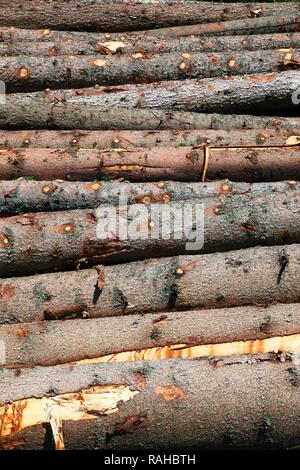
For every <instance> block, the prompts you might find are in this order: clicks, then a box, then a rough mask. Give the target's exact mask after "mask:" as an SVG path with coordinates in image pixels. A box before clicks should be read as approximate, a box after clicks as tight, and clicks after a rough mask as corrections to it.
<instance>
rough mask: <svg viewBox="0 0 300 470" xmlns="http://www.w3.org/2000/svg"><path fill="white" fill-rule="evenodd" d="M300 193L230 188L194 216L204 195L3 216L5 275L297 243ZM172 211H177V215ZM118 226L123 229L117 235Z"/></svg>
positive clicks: (0, 251)
mask: <svg viewBox="0 0 300 470" xmlns="http://www.w3.org/2000/svg"><path fill="white" fill-rule="evenodd" d="M299 200H300V199H299V191H297V190H296V189H295V190H293V189H290V190H287V191H286V192H285V193H276V194H273V193H271V194H263V195H260V194H257V193H255V194H251V193H249V194H241V195H230V193H229V194H228V195H220V196H219V197H214V198H205V199H203V200H202V201H201V202H202V203H203V210H204V216H202V214H201V213H199V211H200V206H199V205H198V210H197V215H195V214H196V207H197V201H195V200H194V201H190V202H189V201H183V202H173V203H169V205H168V206H166V205H164V204H162V205H161V206H157V204H155V205H152V206H150V207H149V206H147V204H146V205H145V204H144V205H141V204H137V205H131V206H129V207H127V206H120V207H118V208H117V209H116V208H115V207H114V206H108V208H107V207H105V206H103V207H102V208H100V209H99V210H98V211H96V210H74V211H61V212H49V213H47V212H40V213H35V214H33V213H29V214H25V215H19V216H13V217H7V218H5V217H2V218H0V261H1V263H0V275H1V276H2V277H4V276H8V275H16V274H18V275H19V274H22V273H24V274H30V273H36V272H44V271H49V270H53V269H58V270H59V269H61V270H65V269H70V268H71V269H72V268H74V267H75V266H76V265H78V263H80V260H81V259H83V258H84V259H85V262H86V264H87V265H95V264H97V263H105V264H107V263H108V264H109V263H116V262H120V261H130V260H137V259H145V258H150V257H153V256H172V255H178V254H183V253H189V252H190V253H199V252H201V253H205V252H206V253H207V252H213V251H227V250H232V249H240V248H246V247H250V246H254V245H256V244H258V243H262V242H263V243H264V244H266V245H274V244H280V243H282V242H285V243H297V242H298V241H299V232H300V218H299V206H300V204H299ZM198 204H199V203H198ZM201 207H202V205H201ZM155 208H156V209H155ZM163 210H164V211H165V212H164V213H165V214H166V212H167V213H168V214H169V213H170V211H177V220H178V217H179V216H178V214H180V216H181V219H182V214H183V211H185V220H184V224H183V223H181V224H180V225H177V224H176V222H175V227H176V228H175V230H174V228H173V227H172V222H170V221H169V222H168V217H169V216H168V217H167V216H166V215H165V217H166V218H165V220H164V223H161V221H160V212H161V211H163ZM188 210H189V211H192V210H193V211H194V214H192V213H191V212H187V211H188ZM186 214H188V216H187V215H186ZM173 218H175V216H174V215H173V216H172V215H170V220H173ZM175 220H176V219H175ZM177 223H178V222H177ZM203 223H204V231H205V236H204V243H203V239H202V236H203V227H202V224H203ZM118 230H120V233H121V234H122V235H119V236H118V235H117V234H116V232H117V231H118ZM159 232H160V233H159ZM150 234H151V237H150ZM147 237H148V238H147Z"/></svg>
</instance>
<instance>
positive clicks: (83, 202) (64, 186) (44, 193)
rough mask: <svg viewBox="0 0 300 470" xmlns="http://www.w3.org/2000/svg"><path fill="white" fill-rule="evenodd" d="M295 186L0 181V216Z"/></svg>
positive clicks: (290, 183) (276, 189)
mask: <svg viewBox="0 0 300 470" xmlns="http://www.w3.org/2000/svg"><path fill="white" fill-rule="evenodd" d="M291 186H293V187H294V188H295V189H297V190H299V189H300V183H296V181H289V182H284V181H280V182H277V183H253V184H251V183H233V182H229V181H228V180H224V181H217V182H211V183H200V184H199V183H181V182H173V181H160V182H159V183H129V182H121V183H120V182H114V183H111V182H101V183H100V182H89V183H81V182H78V181H76V182H68V181H62V180H58V181H27V180H23V179H20V180H14V181H0V208H1V210H0V215H1V216H3V215H14V214H20V213H24V212H47V211H50V212H51V211H59V210H60V211H62V210H70V209H96V208H97V207H99V205H100V204H112V205H115V206H117V205H118V204H119V203H120V197H126V198H127V203H128V204H135V203H143V202H144V203H146V202H151V203H163V202H164V201H168V200H170V201H173V202H174V201H184V200H191V199H202V198H207V197H212V196H218V195H220V194H222V193H223V194H226V193H229V192H230V193H231V194H244V193H249V192H251V193H259V194H264V193H270V192H272V193H275V192H284V191H286V189H287V188H290V187H291Z"/></svg>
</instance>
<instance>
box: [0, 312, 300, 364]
mask: <svg viewBox="0 0 300 470" xmlns="http://www.w3.org/2000/svg"><path fill="white" fill-rule="evenodd" d="M79 331H80V342H78V332H79ZM299 332H300V308H299V304H288V305H287V304H277V305H271V306H269V307H252V306H247V307H235V308H229V309H228V308H227V309H211V310H196V311H185V312H176V313H175V312H174V313H168V314H163V315H160V314H159V313H157V314H149V315H146V316H142V315H133V316H131V315H130V316H125V317H122V318H119V317H111V318H102V319H89V320H72V321H64V322H62V321H52V322H51V328H49V324H48V322H39V323H23V324H22V325H18V324H16V325H2V326H0V335H1V341H4V343H5V362H4V363H3V364H1V365H2V366H4V367H14V368H20V367H22V368H24V367H34V366H37V365H40V366H49V365H57V364H63V363H68V362H74V361H83V360H85V361H86V360H93V359H94V360H95V361H103V362H105V361H107V362H119V361H120V360H122V361H130V360H139V359H140V358H143V359H144V358H148V359H150V360H153V359H154V360H156V359H166V358H169V359H171V358H185V357H186V358H188V357H187V354H188V353H190V355H191V357H190V358H192V357H201V356H202V354H203V352H204V351H205V349H204V348H203V347H202V348H201V346H209V345H211V346H212V347H211V350H212V351H213V348H214V347H215V353H212V354H209V356H217V355H219V354H220V353H219V354H217V351H218V346H219V350H220V344H222V343H223V344H224V343H225V344H227V346H228V347H230V345H229V344H228V343H231V342H240V341H241V342H248V343H247V347H248V346H249V344H250V342H251V343H253V342H254V341H257V342H259V340H264V339H266V338H269V339H271V338H272V337H280V338H282V337H287V338H288V337H289V336H291V335H292V336H297V335H298V336H299V337H300V335H299ZM287 335H288V336H287ZM290 339H293V338H290ZM273 341H274V339H273ZM269 343H270V341H269ZM261 344H263V342H261ZM266 344H267V345H268V342H266ZM199 346H200V347H199ZM223 347H224V346H223ZM252 347H253V344H252ZM281 351H283V349H281ZM261 352H263V351H261ZM267 352H269V351H267ZM107 356H109V357H107ZM111 356H112V357H111Z"/></svg>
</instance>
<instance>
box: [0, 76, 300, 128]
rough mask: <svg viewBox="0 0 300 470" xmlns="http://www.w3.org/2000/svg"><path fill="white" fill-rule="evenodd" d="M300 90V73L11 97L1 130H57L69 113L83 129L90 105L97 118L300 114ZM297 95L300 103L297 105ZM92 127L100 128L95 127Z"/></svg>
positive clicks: (1, 113) (0, 113)
mask: <svg viewBox="0 0 300 470" xmlns="http://www.w3.org/2000/svg"><path fill="white" fill-rule="evenodd" d="M299 86H300V72H297V71H288V72H281V73H270V74H260V75H245V76H236V77H230V78H227V79H221V78H206V79H203V80H195V79H190V80H182V81H181V80H179V81H165V82H159V83H152V84H137V85H133V84H129V85H122V87H98V88H97V87H94V88H83V89H77V90H76V89H75V90H54V91H46V92H34V93H27V94H26V93H17V94H15V95H14V94H12V95H8V96H7V98H6V104H3V105H1V106H0V125H1V126H2V122H3V124H4V126H5V125H6V126H8V125H11V124H10V123H11V122H13V123H14V125H16V123H17V122H18V120H19V122H20V121H21V123H22V125H24V122H25V119H24V117H25V118H26V122H28V121H27V120H28V118H29V117H30V118H31V123H32V124H33V121H34V123H36V122H40V124H39V125H38V127H41V122H43V123H44V122H47V124H48V126H49V124H50V125H51V126H53V125H55V122H56V120H58V119H61V120H62V119H63V117H64V120H65V114H68V113H70V114H71V116H69V120H70V121H71V122H72V123H73V126H72V127H73V128H74V127H82V123H84V122H86V119H85V115H84V110H85V109H89V108H85V106H87V105H88V106H89V107H91V109H93V111H94V114H97V112H98V110H101V111H102V112H103V110H105V109H106V110H108V109H109V110H112V109H113V111H111V112H113V113H116V112H118V113H119V112H121V111H119V110H118V109H116V108H131V109H135V108H138V109H140V108H150V109H152V111H153V112H154V114H155V108H163V109H165V111H167V110H177V111H197V112H201V113H206V112H222V113H243V112H244V113H247V112H248V113H250V112H253V113H254V114H258V113H259V112H262V113H264V112H266V111H267V112H268V113H275V112H278V111H285V112H286V111H289V112H293V111H294V113H295V114H296V112H297V106H296V102H297V101H298V94H299V93H298V90H299ZM293 96H294V97H295V100H294V103H295V104H293V101H292V98H293ZM266 101H267V102H268V108H267V109H266V104H265V103H266ZM298 106H299V105H298ZM20 108H21V109H20ZM24 108H26V109H24ZM77 113H80V121H79V123H78V120H77V119H78V118H77V119H76V114H77ZM135 113H136V111H135ZM20 114H21V115H22V116H20ZM33 116H34V118H33ZM120 118H121V119H122V122H123V125H124V123H125V122H126V120H125V117H124V115H123V111H122V116H120ZM32 124H31V125H32ZM89 124H91V122H89ZM19 125H20V124H19ZM27 125H28V124H27ZM158 125H159V124H158ZM69 126H70V124H69ZM69 126H67V127H68V128H69ZM198 127H201V126H198ZM90 128H91V129H94V128H95V127H94V126H93V125H91V126H90Z"/></svg>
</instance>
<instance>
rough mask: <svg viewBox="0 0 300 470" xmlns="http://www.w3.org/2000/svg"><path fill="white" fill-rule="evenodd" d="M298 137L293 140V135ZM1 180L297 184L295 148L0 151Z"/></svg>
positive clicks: (299, 168) (299, 158)
mask: <svg viewBox="0 0 300 470" xmlns="http://www.w3.org/2000/svg"><path fill="white" fill-rule="evenodd" d="M296 137H297V136H296ZM0 156H1V159H0V178H1V179H4V180H10V179H14V178H20V177H30V178H33V179H37V180H45V179H48V180H51V179H56V178H63V179H66V180H71V181H91V180H93V179H97V180H103V179H104V180H105V179H106V178H111V179H118V178H125V179H126V180H129V181H160V180H168V179H169V180H175V181H201V180H205V179H208V180H213V179H222V178H228V179H230V180H232V181H246V182H259V181H280V180H282V179H286V180H290V179H291V180H294V179H296V180H297V179H298V180H299V179H300V152H299V148H298V146H297V145H292V146H282V147H260V146H257V147H236V148H232V147H228V148H227V147H208V146H206V145H204V146H203V147H200V148H193V147H177V148H174V147H152V148H150V149H147V148H146V149H145V148H144V147H130V148H122V146H121V147H119V148H115V149H77V148H74V149H71V150H70V149H69V150H67V149H47V148H46V149H42V148H30V149H29V148H25V149H24V148H19V149H2V150H0Z"/></svg>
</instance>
